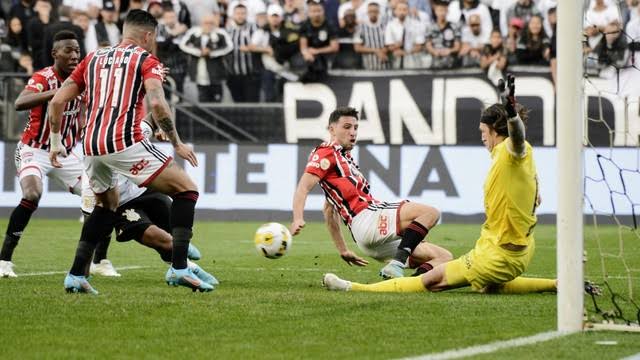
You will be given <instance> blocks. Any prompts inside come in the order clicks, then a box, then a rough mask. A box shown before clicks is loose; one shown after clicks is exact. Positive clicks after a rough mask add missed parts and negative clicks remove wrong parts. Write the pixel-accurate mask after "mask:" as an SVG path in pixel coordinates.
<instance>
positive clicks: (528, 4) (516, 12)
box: [500, 0, 540, 34]
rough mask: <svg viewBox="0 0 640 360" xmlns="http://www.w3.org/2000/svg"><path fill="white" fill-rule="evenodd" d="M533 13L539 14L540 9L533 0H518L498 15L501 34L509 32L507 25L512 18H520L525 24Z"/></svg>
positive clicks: (524, 24)
mask: <svg viewBox="0 0 640 360" xmlns="http://www.w3.org/2000/svg"><path fill="white" fill-rule="evenodd" d="M534 15H538V16H540V11H538V8H537V7H536V6H535V4H534V3H533V0H518V1H517V2H516V3H515V4H513V6H511V7H510V8H509V9H508V10H507V11H506V13H505V14H504V15H502V14H501V15H500V29H501V30H502V33H503V34H507V33H508V32H509V29H508V28H507V25H508V24H511V20H512V19H513V18H518V19H521V20H522V22H523V26H527V24H528V23H529V20H530V19H531V17H532V16H534Z"/></svg>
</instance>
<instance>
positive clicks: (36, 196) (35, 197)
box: [22, 189, 42, 206]
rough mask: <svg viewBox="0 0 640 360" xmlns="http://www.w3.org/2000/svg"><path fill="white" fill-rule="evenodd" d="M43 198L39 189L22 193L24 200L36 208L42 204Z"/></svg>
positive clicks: (25, 190) (26, 190)
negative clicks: (41, 199)
mask: <svg viewBox="0 0 640 360" xmlns="http://www.w3.org/2000/svg"><path fill="white" fill-rule="evenodd" d="M41 197H42V192H41V191H40V190H38V189H24V190H23V191H22V198H23V199H25V200H29V201H31V202H32V203H34V204H35V205H36V206H37V205H38V203H39V202H40V198H41Z"/></svg>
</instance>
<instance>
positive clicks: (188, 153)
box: [174, 143, 198, 167]
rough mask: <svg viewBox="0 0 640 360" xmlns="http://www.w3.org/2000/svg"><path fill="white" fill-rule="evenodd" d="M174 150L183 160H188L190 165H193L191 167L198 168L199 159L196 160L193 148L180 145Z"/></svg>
mask: <svg viewBox="0 0 640 360" xmlns="http://www.w3.org/2000/svg"><path fill="white" fill-rule="evenodd" d="M174 149H175V151H176V154H178V156H180V157H181V158H183V159H185V160H187V161H188V162H189V164H191V166H193V167H196V166H198V158H196V153H195V152H193V148H192V147H191V146H189V145H186V144H184V143H178V144H177V145H176V146H174Z"/></svg>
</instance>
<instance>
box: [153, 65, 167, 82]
mask: <svg viewBox="0 0 640 360" xmlns="http://www.w3.org/2000/svg"><path fill="white" fill-rule="evenodd" d="M162 68H163V66H162V64H158V65H156V66H154V68H153V69H151V73H152V74H154V75H158V76H160V77H161V78H162V79H164V71H162Z"/></svg>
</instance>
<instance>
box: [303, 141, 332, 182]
mask: <svg viewBox="0 0 640 360" xmlns="http://www.w3.org/2000/svg"><path fill="white" fill-rule="evenodd" d="M335 165H336V157H335V156H334V155H333V149H332V148H330V147H320V148H317V149H315V150H314V151H312V152H311V155H309V162H307V166H306V167H305V169H304V172H306V173H309V174H313V175H315V176H317V177H319V178H320V179H324V178H325V177H326V176H327V174H328V173H329V171H331V169H333V168H334V167H335Z"/></svg>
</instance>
